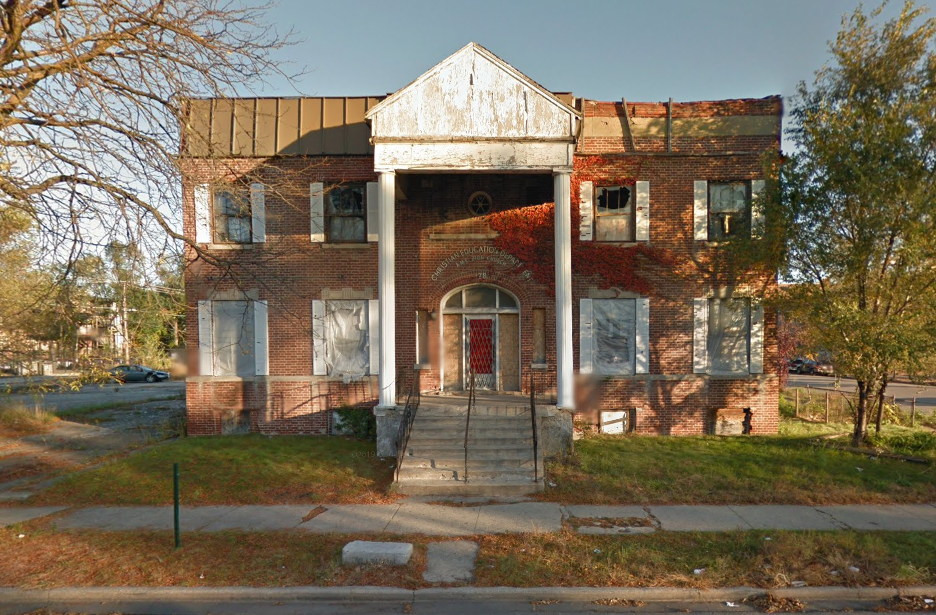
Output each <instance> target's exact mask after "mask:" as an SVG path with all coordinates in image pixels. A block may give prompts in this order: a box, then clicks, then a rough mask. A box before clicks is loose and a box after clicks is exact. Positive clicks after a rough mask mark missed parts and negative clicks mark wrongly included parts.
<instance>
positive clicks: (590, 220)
mask: <svg viewBox="0 0 936 615" xmlns="http://www.w3.org/2000/svg"><path fill="white" fill-rule="evenodd" d="M594 203H595V185H594V184H593V183H592V182H581V183H580V184H579V213H580V214H581V218H580V222H579V239H581V240H582V241H591V240H592V228H593V227H594V212H595V209H594V208H595V204H594Z"/></svg>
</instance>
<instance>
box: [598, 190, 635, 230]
mask: <svg viewBox="0 0 936 615" xmlns="http://www.w3.org/2000/svg"><path fill="white" fill-rule="evenodd" d="M632 195H633V191H632V190H631V189H630V188H628V187H626V186H609V187H600V188H596V189H595V240H596V241H634V206H633V198H632Z"/></svg>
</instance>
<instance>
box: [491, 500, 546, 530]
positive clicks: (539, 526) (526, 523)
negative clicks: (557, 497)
mask: <svg viewBox="0 0 936 615" xmlns="http://www.w3.org/2000/svg"><path fill="white" fill-rule="evenodd" d="M561 528H562V510H561V508H560V507H559V505H558V504H554V503H551V502H524V503H521V504H495V505H493V506H484V507H482V508H481V510H480V513H479V514H478V524H477V526H476V531H477V533H478V534H506V533H520V532H528V533H532V534H542V533H546V532H558V531H559V530H560V529H561Z"/></svg>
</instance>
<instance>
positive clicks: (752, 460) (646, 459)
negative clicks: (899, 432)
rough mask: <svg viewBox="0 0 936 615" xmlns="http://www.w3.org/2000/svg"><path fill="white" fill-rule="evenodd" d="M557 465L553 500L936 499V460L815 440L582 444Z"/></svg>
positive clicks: (606, 440)
mask: <svg viewBox="0 0 936 615" xmlns="http://www.w3.org/2000/svg"><path fill="white" fill-rule="evenodd" d="M575 449H576V451H575V454H574V455H573V456H572V457H571V458H570V459H568V460H565V461H559V462H553V463H551V464H549V465H548V481H549V482H551V483H553V484H555V485H556V486H555V487H550V488H549V489H547V491H546V493H545V494H543V496H542V497H543V498H544V499H548V500H558V501H560V502H564V503H590V504H771V503H776V504H852V503H879V504H886V503H898V502H933V501H936V466H933V465H920V464H911V463H907V462H903V461H898V460H893V459H884V458H877V459H870V458H868V457H867V456H864V455H857V454H854V453H850V452H846V451H841V450H837V449H835V448H832V447H831V446H824V445H823V444H822V443H821V442H820V443H818V444H817V443H816V441H815V440H813V438H812V434H810V436H756V437H714V436H699V437H680V438H663V437H647V436H637V437H626V438H622V437H619V436H617V437H616V436H597V437H592V438H586V439H584V440H580V441H579V442H577V443H576V445H575Z"/></svg>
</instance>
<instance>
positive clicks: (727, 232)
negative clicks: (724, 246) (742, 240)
mask: <svg viewBox="0 0 936 615" xmlns="http://www.w3.org/2000/svg"><path fill="white" fill-rule="evenodd" d="M750 202H751V200H750V197H749V192H748V182H731V183H715V182H710V183H709V239H711V240H713V241H717V240H719V239H725V238H727V237H731V236H732V235H739V234H749V233H750V215H749V209H750Z"/></svg>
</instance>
